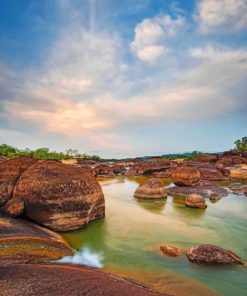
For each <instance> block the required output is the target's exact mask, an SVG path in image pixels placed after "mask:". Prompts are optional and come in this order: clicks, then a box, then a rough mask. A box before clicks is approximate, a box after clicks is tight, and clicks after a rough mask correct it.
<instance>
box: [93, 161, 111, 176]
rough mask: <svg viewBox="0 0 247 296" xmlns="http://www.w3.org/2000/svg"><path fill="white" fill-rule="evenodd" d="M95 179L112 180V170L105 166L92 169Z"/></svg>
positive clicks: (101, 165)
mask: <svg viewBox="0 0 247 296" xmlns="http://www.w3.org/2000/svg"><path fill="white" fill-rule="evenodd" d="M93 171H94V173H95V176H96V177H97V178H114V177H115V176H116V175H115V174H114V172H113V169H112V168H111V167H110V166H109V165H107V164H99V165H97V166H96V167H95V168H94V169H93Z"/></svg>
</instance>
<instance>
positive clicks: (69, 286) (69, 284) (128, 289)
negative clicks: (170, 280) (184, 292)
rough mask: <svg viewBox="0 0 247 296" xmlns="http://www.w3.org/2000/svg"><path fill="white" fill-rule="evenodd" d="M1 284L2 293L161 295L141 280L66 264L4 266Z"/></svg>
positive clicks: (21, 295) (25, 295) (15, 295)
mask: <svg viewBox="0 0 247 296" xmlns="http://www.w3.org/2000/svg"><path fill="white" fill-rule="evenodd" d="M0 286H1V296H38V295H39V296H40V295H44V296H57V295H59V296H86V295H87V296H99V295H100V296H109V295H113V296H130V295H133V296H161V294H160V293H158V292H155V291H153V290H151V289H149V288H147V287H145V286H143V285H141V284H140V283H139V284H137V283H135V282H133V281H128V280H126V279H121V278H119V277H116V276H113V275H110V274H107V273H104V272H101V271H99V270H95V269H90V268H87V267H83V266H71V265H64V264H63V265H61V264H59V265H58V264H49V265H48V264H42V265H41V264H19V265H10V266H0ZM162 295H163V296H165V295H164V294H162Z"/></svg>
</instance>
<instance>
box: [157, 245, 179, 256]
mask: <svg viewBox="0 0 247 296" xmlns="http://www.w3.org/2000/svg"><path fill="white" fill-rule="evenodd" d="M160 250H161V252H162V253H163V254H165V255H168V256H173V257H176V256H179V255H180V254H181V253H180V251H179V249H178V248H176V247H173V246H168V245H163V246H160Z"/></svg>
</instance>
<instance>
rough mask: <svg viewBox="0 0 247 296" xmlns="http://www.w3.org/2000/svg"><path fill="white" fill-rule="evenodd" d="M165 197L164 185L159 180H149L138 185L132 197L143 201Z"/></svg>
mask: <svg viewBox="0 0 247 296" xmlns="http://www.w3.org/2000/svg"><path fill="white" fill-rule="evenodd" d="M166 196H167V192H166V188H165V186H164V183H163V182H162V181H161V180H159V179H150V180H147V181H146V182H144V183H143V184H141V185H139V186H138V187H137V189H136V191H135V193H134V197H136V198H143V199H152V198H165V197H166Z"/></svg>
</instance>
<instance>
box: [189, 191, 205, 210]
mask: <svg viewBox="0 0 247 296" xmlns="http://www.w3.org/2000/svg"><path fill="white" fill-rule="evenodd" d="M185 205H186V207H190V208H197V209H206V207H207V205H206V202H205V200H204V198H203V197H202V196H201V195H199V194H189V195H188V196H186V198H185Z"/></svg>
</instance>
